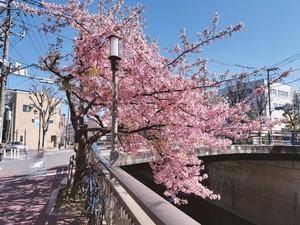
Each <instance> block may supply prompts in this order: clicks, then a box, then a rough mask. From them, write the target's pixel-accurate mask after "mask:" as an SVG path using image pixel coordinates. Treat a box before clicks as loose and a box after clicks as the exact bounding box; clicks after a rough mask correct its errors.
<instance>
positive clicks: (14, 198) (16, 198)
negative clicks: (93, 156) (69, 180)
mask: <svg viewBox="0 0 300 225" xmlns="http://www.w3.org/2000/svg"><path fill="white" fill-rule="evenodd" d="M66 169H67V168H66V167H58V168H53V169H51V170H48V171H47V173H45V174H43V175H39V176H37V175H31V176H15V177H9V178H6V179H5V180H3V181H2V182H1V184H0V224H35V225H43V224H82V223H81V222H80V221H78V218H70V217H65V218H64V217H63V216H52V215H49V214H48V213H47V209H48V208H49V200H50V196H51V192H52V190H54V189H56V188H59V187H60V181H61V180H62V179H63V177H64V176H66V173H65V171H66ZM76 220H77V221H76Z"/></svg>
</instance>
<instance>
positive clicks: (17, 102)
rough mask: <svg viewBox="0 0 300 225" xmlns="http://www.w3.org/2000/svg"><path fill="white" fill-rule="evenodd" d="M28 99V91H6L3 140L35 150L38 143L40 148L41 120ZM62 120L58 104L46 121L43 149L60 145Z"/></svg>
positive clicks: (63, 126) (62, 128)
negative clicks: (46, 128)
mask: <svg viewBox="0 0 300 225" xmlns="http://www.w3.org/2000/svg"><path fill="white" fill-rule="evenodd" d="M30 97H32V96H31V94H30V92H29V91H20V90H14V91H12V90H7V91H6V100H5V116H4V118H5V120H4V126H3V135H4V136H3V140H4V142H10V141H21V142H23V143H24V144H25V145H26V146H29V147H30V148H33V149H37V148H38V146H39V142H40V146H42V136H43V134H42V126H40V125H41V121H42V118H41V114H40V113H39V111H38V110H37V109H36V108H35V107H34V104H33V102H32V100H31V99H30ZM64 119H65V117H64V116H63V115H62V114H61V106H60V104H58V105H57V106H56V107H55V113H54V115H53V116H52V117H51V118H50V119H49V121H48V123H49V129H48V131H47V132H46V134H45V137H44V148H46V149H48V148H56V147H58V145H59V144H60V143H61V141H62V139H63V136H64V128H65V120H64Z"/></svg>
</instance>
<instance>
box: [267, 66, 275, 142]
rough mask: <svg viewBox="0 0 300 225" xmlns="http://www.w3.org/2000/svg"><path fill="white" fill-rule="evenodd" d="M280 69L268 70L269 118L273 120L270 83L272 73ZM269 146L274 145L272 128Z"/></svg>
mask: <svg viewBox="0 0 300 225" xmlns="http://www.w3.org/2000/svg"><path fill="white" fill-rule="evenodd" d="M277 69H278V68H276V67H275V68H270V69H267V80H268V102H269V116H270V120H272V109H271V82H270V71H273V70H277ZM269 144H270V145H271V144H272V128H270V130H269Z"/></svg>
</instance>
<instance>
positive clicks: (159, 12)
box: [7, 0, 300, 89]
mask: <svg viewBox="0 0 300 225" xmlns="http://www.w3.org/2000/svg"><path fill="white" fill-rule="evenodd" d="M58 2H63V1H58ZM137 2H142V3H145V4H146V5H147V6H148V7H147V9H146V10H145V19H146V23H147V27H146V28H145V32H146V35H148V36H149V37H150V38H151V39H155V38H158V39H159V42H158V43H159V46H160V47H161V49H162V53H163V54H164V50H163V49H164V47H172V46H174V44H176V43H179V37H180V29H182V28H186V30H187V34H188V36H189V37H190V39H191V40H195V38H196V33H197V32H202V31H203V30H204V29H205V28H207V27H210V24H211V21H212V18H213V15H214V13H216V12H217V13H218V14H219V15H220V23H219V29H220V30H222V29H225V28H226V27H227V26H229V25H236V24H238V23H239V22H243V23H244V25H245V27H244V28H243V29H242V30H241V31H240V32H238V33H236V34H234V36H233V37H229V38H226V39H223V40H219V41H217V42H215V43H212V44H211V45H209V46H206V47H205V48H204V49H203V50H204V52H203V54H202V55H201V57H203V58H210V59H213V60H215V62H214V63H210V64H209V69H210V71H211V72H214V73H219V72H223V71H225V70H227V69H230V71H231V72H238V71H241V70H247V69H245V68H241V67H239V66H236V65H237V64H238V65H243V66H249V67H257V68H261V67H264V66H273V65H275V66H278V67H279V69H281V70H284V69H287V68H289V67H293V68H294V69H295V72H293V73H292V74H291V76H290V77H289V78H287V79H285V82H286V83H288V84H290V85H292V86H293V87H294V89H300V80H297V79H300V70H297V69H299V68H300V26H299V25H300V13H299V9H300V1H299V0H285V1H274V0H251V1H243V0H226V1H225V0H186V1H182V0H172V1H170V0H160V1H158V0H151V1H150V0H148V1H147V0H141V1H138V0H125V4H135V3H137ZM18 18H19V17H18ZM19 19H20V18H19ZM23 21H25V23H26V22H28V23H30V24H31V25H34V24H35V22H37V21H34V20H32V19H31V18H25V17H23ZM41 38H43V37H42V36H39V35H38V34H37V33H36V32H34V28H33V27H32V26H31V27H30V30H29V32H28V34H27V35H26V37H25V38H23V39H22V40H21V41H19V42H17V43H16V44H14V46H12V47H11V48H10V53H9V56H10V58H11V60H12V61H19V62H21V63H22V64H23V65H27V64H31V63H36V62H37V59H38V56H39V55H41V54H42V53H43V52H45V51H46V48H45V47H43V46H44V45H47V41H45V40H47V39H45V40H44V42H41V41H40V40H38V39H41ZM65 41H66V42H70V40H67V39H65ZM43 49H44V50H43ZM298 53H299V54H298ZM296 54H298V55H296ZM291 56H294V58H291V59H288V58H289V57H291ZM285 59H288V60H286V61H284V62H286V63H281V64H277V65H276V63H278V62H283V60H285ZM282 64H285V65H282ZM248 71H249V72H251V70H248ZM29 73H30V74H32V75H35V76H45V77H47V76H49V75H48V74H44V73H42V72H40V71H37V70H33V69H29ZM261 75H262V76H265V75H266V74H261ZM30 82H32V81H30ZM30 82H28V79H21V78H20V77H16V76H9V79H8V84H7V87H8V88H13V89H18V88H20V89H24V88H26V87H28V86H29V84H30ZM34 82H37V81H34Z"/></svg>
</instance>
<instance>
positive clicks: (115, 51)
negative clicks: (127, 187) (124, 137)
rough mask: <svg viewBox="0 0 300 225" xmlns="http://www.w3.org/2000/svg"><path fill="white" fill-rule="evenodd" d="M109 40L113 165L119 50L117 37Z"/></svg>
mask: <svg viewBox="0 0 300 225" xmlns="http://www.w3.org/2000/svg"><path fill="white" fill-rule="evenodd" d="M109 40H110V53H109V59H110V61H111V70H112V83H113V88H112V124H111V153H110V163H111V164H113V163H114V162H115V161H116V160H117V157H118V154H117V152H116V150H115V147H116V143H117V133H118V122H117V104H118V79H117V76H116V74H117V71H118V70H119V61H120V60H121V57H120V49H119V37H118V36H116V35H111V36H109Z"/></svg>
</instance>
